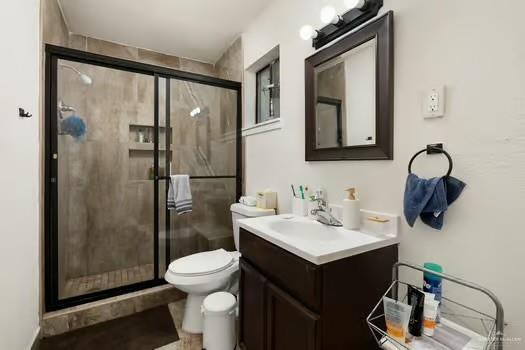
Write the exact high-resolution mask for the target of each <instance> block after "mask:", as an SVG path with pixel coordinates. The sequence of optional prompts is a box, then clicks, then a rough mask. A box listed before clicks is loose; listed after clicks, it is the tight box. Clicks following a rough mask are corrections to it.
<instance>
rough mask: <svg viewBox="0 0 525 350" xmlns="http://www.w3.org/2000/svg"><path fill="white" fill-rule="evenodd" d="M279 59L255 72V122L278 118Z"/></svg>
mask: <svg viewBox="0 0 525 350" xmlns="http://www.w3.org/2000/svg"><path fill="white" fill-rule="evenodd" d="M279 75H280V74H279V59H276V60H274V61H273V62H272V63H270V64H269V65H267V66H266V67H264V68H263V69H261V70H260V71H258V72H257V74H256V80H257V88H256V90H257V91H256V94H257V95H256V96H257V113H256V121H255V122H256V123H257V124H259V123H264V122H266V121H268V120H271V119H275V118H279V116H280V98H279V95H280V94H279V88H280V85H279V81H280V80H279Z"/></svg>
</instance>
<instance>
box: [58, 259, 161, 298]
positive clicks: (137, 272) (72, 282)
mask: <svg viewBox="0 0 525 350" xmlns="http://www.w3.org/2000/svg"><path fill="white" fill-rule="evenodd" d="M152 278H153V264H147V265H141V266H134V267H130V268H126V269H120V270H115V271H109V272H105V273H100V274H97V275H90V276H83V277H78V278H71V279H68V280H67V281H66V284H65V285H64V289H63V293H62V294H61V296H62V297H63V298H69V297H73V296H77V295H83V294H86V293H92V292H96V291H99V290H106V289H111V288H117V287H121V286H125V285H128V284H133V283H138V282H143V281H149V280H151V279H152Z"/></svg>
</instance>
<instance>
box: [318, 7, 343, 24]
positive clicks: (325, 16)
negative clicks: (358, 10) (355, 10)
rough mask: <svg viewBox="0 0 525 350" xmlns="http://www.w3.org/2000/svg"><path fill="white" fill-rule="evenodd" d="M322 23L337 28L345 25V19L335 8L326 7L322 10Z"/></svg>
mask: <svg viewBox="0 0 525 350" xmlns="http://www.w3.org/2000/svg"><path fill="white" fill-rule="evenodd" d="M321 22H323V23H324V24H333V25H336V26H338V25H342V24H344V20H343V17H341V16H339V15H338V14H337V11H336V10H335V8H334V7H333V6H325V7H323V8H322V9H321Z"/></svg>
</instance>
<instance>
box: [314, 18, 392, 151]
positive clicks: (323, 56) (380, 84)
mask: <svg viewBox="0 0 525 350" xmlns="http://www.w3.org/2000/svg"><path fill="white" fill-rule="evenodd" d="M393 44H394V43H393V13H392V12H389V13H387V14H386V15H385V16H383V17H381V18H379V19H377V20H376V21H374V22H371V23H369V24H367V25H366V26H364V27H362V28H361V29H359V30H357V31H356V32H353V33H351V34H349V35H348V36H347V37H345V38H343V39H342V40H341V41H339V42H337V43H336V44H334V45H332V46H330V47H328V48H326V49H323V50H321V51H319V52H317V53H316V54H314V55H313V56H310V57H308V58H307V59H306V61H305V87H306V89H305V99H306V124H305V125H306V127H305V132H306V160H307V161H323V160H325V161H328V160H373V159H393V126H394V121H393V97H394V91H393V70H394V67H393V54H394V52H393V48H394V45H393Z"/></svg>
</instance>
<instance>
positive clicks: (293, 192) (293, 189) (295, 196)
mask: <svg viewBox="0 0 525 350" xmlns="http://www.w3.org/2000/svg"><path fill="white" fill-rule="evenodd" d="M290 186H292V194H293V197H294V198H297V195H296V194H295V188H293V184H291V185H290Z"/></svg>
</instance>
